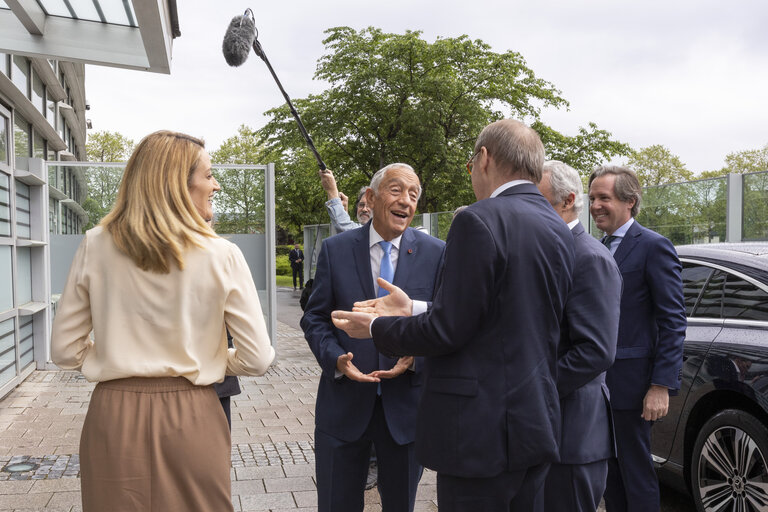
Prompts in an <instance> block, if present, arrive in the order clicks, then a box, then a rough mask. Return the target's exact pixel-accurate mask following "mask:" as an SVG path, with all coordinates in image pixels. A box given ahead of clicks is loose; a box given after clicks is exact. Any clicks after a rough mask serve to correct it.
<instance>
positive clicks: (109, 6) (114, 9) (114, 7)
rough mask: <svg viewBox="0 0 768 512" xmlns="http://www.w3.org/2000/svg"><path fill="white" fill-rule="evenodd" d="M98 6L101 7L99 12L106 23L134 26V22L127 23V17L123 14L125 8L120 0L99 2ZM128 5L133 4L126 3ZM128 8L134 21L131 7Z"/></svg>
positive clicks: (102, 0) (134, 17)
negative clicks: (102, 14)
mask: <svg viewBox="0 0 768 512" xmlns="http://www.w3.org/2000/svg"><path fill="white" fill-rule="evenodd" d="M99 4H100V5H101V10H102V12H103V13H104V17H105V18H106V19H107V22H108V23H114V24H116V25H131V26H134V27H135V26H136V23H135V21H134V22H133V23H130V22H129V20H128V15H127V14H126V13H125V6H124V5H123V2H121V1H120V0H101V1H100V2H99ZM128 4H133V2H128ZM129 8H130V11H131V18H132V19H133V20H135V19H136V16H135V15H134V14H133V5H129Z"/></svg>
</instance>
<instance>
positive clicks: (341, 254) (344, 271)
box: [301, 222, 445, 444]
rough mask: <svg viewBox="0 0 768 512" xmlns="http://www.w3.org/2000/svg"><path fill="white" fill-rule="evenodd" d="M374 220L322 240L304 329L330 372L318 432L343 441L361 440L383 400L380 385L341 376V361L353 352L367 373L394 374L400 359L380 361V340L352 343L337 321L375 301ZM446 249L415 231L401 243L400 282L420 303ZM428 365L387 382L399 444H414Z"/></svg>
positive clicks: (387, 405)
mask: <svg viewBox="0 0 768 512" xmlns="http://www.w3.org/2000/svg"><path fill="white" fill-rule="evenodd" d="M369 227H370V222H369V223H368V224H366V225H365V226H363V227H361V228H358V229H353V230H351V231H346V232H344V233H341V234H338V235H336V236H332V237H330V238H328V239H326V240H324V241H323V246H322V249H321V252H320V256H319V258H318V261H317V272H316V273H315V281H314V285H313V290H312V295H311V296H310V298H309V301H308V302H307V308H306V310H305V312H304V316H303V317H302V319H301V327H302V329H303V330H304V336H305V338H306V339H307V342H308V343H309V347H310V349H312V352H313V353H314V355H315V358H316V359H317V362H318V363H320V366H321V367H322V370H323V373H322V377H321V378H320V383H319V385H318V390H317V400H316V412H315V424H316V426H317V428H318V429H319V430H321V431H323V432H325V433H327V434H329V435H331V436H334V437H336V438H338V439H342V440H344V441H354V440H357V439H359V438H360V437H361V436H362V434H363V432H364V431H365V429H366V427H367V426H368V424H369V422H370V420H371V415H372V414H373V407H374V405H375V402H376V388H377V385H376V384H375V383H362V382H354V381H351V380H349V379H347V378H346V377H341V378H339V379H336V378H335V372H336V360H337V359H338V357H339V356H340V355H342V354H346V353H347V352H352V354H354V358H353V359H352V363H353V364H354V365H355V366H356V367H357V368H358V369H359V370H360V371H362V372H363V373H370V372H372V371H374V370H378V369H387V370H388V369H390V368H392V367H393V366H394V365H395V363H396V362H397V359H394V358H387V357H384V356H381V355H380V354H379V353H378V351H377V350H376V347H375V346H374V345H373V342H372V341H371V340H370V339H367V340H351V339H350V338H349V337H348V336H347V334H346V333H345V332H344V331H341V330H339V329H337V328H336V327H335V326H334V325H333V323H332V322H331V312H332V311H334V310H336V309H341V310H347V311H349V310H351V309H352V304H354V303H355V302H357V301H361V300H366V299H372V298H374V297H375V295H374V288H373V277H372V274H371V260H370V250H369V246H368V241H369ZM444 246H445V244H444V243H443V242H442V241H441V240H439V239H437V238H434V237H431V236H429V235H426V234H424V233H421V232H419V231H416V230H414V229H411V228H408V229H407V230H406V231H405V232H404V233H403V237H402V239H401V242H400V252H399V255H398V260H397V269H396V270H395V278H394V280H393V282H394V284H395V285H397V286H399V287H400V288H402V289H403V290H405V292H406V293H408V295H410V296H411V297H412V298H414V299H419V300H425V301H429V300H431V299H432V293H433V291H434V286H435V281H436V278H437V272H438V270H439V268H440V262H441V260H442V255H443V247H444ZM421 363H422V362H421V361H417V362H416V366H415V370H416V371H415V372H411V371H406V372H405V373H404V374H403V375H400V376H399V377H397V378H395V379H382V381H381V400H382V406H383V408H384V414H385V417H386V420H387V426H388V427H389V430H390V432H391V434H392V437H393V438H394V440H395V441H396V442H397V443H399V444H405V443H410V442H413V440H414V438H415V423H416V407H417V402H418V397H419V394H420V390H421V366H422V364H421Z"/></svg>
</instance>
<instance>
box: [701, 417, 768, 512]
mask: <svg viewBox="0 0 768 512" xmlns="http://www.w3.org/2000/svg"><path fill="white" fill-rule="evenodd" d="M767 461H768V429H767V428H766V426H765V425H763V424H762V423H761V422H760V420H758V419H757V418H755V417H754V416H752V415H751V414H749V413H747V412H744V411H740V410H736V409H728V410H725V411H722V412H720V413H718V414H716V415H715V416H713V417H712V418H710V419H709V420H708V421H707V422H706V423H705V424H704V426H702V427H701V430H700V431H699V435H698V437H697V438H696V444H694V446H693V455H692V458H691V464H690V476H691V487H692V494H693V500H694V502H695V503H696V508H697V509H698V510H699V511H700V512H720V511H729V512H730V511H734V512H736V511H738V512H752V511H754V512H759V511H765V510H768V465H767V464H766V462H767Z"/></svg>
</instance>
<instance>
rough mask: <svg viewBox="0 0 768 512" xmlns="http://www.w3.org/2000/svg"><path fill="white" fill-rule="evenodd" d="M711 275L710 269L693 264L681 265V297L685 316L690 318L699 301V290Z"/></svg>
mask: <svg viewBox="0 0 768 512" xmlns="http://www.w3.org/2000/svg"><path fill="white" fill-rule="evenodd" d="M711 274H712V269H711V268H709V267H703V266H701V265H696V264H695V263H687V262H686V263H683V272H682V278H683V296H684V297H685V314H686V316H691V313H693V307H694V306H695V305H696V301H697V300H699V295H701V289H702V288H703V287H704V285H705V284H706V283H707V279H709V276H710V275H711Z"/></svg>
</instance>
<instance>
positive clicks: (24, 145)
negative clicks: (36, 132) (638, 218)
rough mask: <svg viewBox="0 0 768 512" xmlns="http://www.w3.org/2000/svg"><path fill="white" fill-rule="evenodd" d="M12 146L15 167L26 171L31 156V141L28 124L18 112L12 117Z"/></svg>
mask: <svg viewBox="0 0 768 512" xmlns="http://www.w3.org/2000/svg"><path fill="white" fill-rule="evenodd" d="M13 144H14V154H15V155H16V167H17V168H21V169H24V170H26V169H27V167H28V161H29V157H30V156H31V155H32V141H31V140H30V138H29V123H28V122H27V120H26V119H24V118H23V117H21V116H20V115H19V113H18V112H17V113H16V115H14V123H13Z"/></svg>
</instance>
